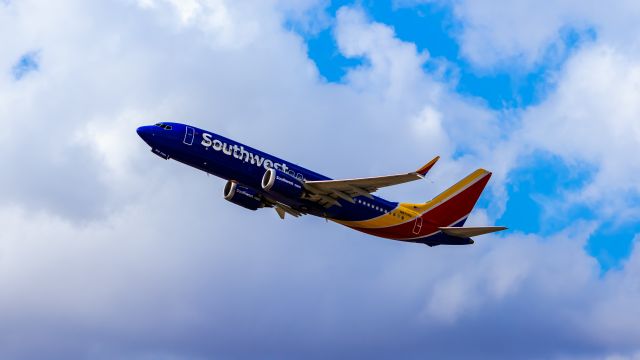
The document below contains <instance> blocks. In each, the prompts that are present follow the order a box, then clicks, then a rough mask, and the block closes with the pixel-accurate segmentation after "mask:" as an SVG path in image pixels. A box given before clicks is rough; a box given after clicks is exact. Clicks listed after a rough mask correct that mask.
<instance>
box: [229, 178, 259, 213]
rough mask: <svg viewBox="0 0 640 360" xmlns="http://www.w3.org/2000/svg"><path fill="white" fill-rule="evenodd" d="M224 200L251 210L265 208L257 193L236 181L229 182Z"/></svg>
mask: <svg viewBox="0 0 640 360" xmlns="http://www.w3.org/2000/svg"><path fill="white" fill-rule="evenodd" d="M224 199H225V200H227V201H230V202H232V203H234V204H236V205H240V206H242V207H243V208H245V209H249V210H258V209H259V208H261V207H264V203H263V202H262V200H261V199H260V196H258V192H257V191H255V190H253V189H252V188H250V187H246V186H244V185H240V184H238V183H237V182H235V181H227V184H226V185H225V186H224Z"/></svg>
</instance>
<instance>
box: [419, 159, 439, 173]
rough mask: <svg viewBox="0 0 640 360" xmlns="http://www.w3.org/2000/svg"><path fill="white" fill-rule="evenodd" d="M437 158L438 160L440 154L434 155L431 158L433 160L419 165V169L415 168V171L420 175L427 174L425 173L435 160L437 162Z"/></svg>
mask: <svg viewBox="0 0 640 360" xmlns="http://www.w3.org/2000/svg"><path fill="white" fill-rule="evenodd" d="M438 160H440V156H436V157H434V158H433V160H431V161H429V162H428V163H426V164H425V165H424V166H423V167H421V168H420V169H418V170H416V173H417V174H419V175H420V176H425V175H427V173H428V172H429V170H431V168H432V167H433V165H435V164H436V162H438Z"/></svg>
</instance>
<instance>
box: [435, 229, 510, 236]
mask: <svg viewBox="0 0 640 360" xmlns="http://www.w3.org/2000/svg"><path fill="white" fill-rule="evenodd" d="M438 229H440V230H442V232H443V233H445V234H447V235H450V236H455V237H460V238H469V237H472V236H478V235H484V234H489V233H492V232H496V231H502V230H506V229H507V228H506V227H504V226H476V227H439V228H438Z"/></svg>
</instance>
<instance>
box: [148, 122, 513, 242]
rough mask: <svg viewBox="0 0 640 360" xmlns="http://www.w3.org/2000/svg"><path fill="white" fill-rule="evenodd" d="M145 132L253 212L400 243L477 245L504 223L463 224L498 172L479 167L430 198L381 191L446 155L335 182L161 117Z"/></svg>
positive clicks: (420, 174) (155, 147)
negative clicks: (306, 218)
mask: <svg viewBox="0 0 640 360" xmlns="http://www.w3.org/2000/svg"><path fill="white" fill-rule="evenodd" d="M137 133H138V135H139V136H140V137H141V138H142V140H144V141H145V142H146V143H147V144H148V145H149V146H150V147H151V151H152V152H153V153H154V154H156V155H158V156H159V157H161V158H163V159H165V160H168V159H174V160H176V161H178V162H181V163H183V164H186V165H189V166H191V167H194V168H196V169H199V170H202V171H204V172H206V173H208V174H212V175H215V176H218V177H220V178H223V179H225V180H227V183H226V185H225V187H224V191H223V196H224V199H225V200H228V201H230V202H232V203H234V204H236V205H239V206H242V207H244V208H246V209H249V210H257V209H260V208H274V209H275V211H276V212H277V213H278V215H279V216H280V218H282V219H284V218H285V216H286V215H287V214H288V215H290V216H293V217H299V216H301V215H305V214H309V215H315V216H318V217H321V218H325V219H327V220H330V221H333V222H336V223H338V224H342V225H344V226H347V227H349V228H352V229H355V230H358V231H361V232H364V233H367V234H370V235H374V236H378V237H382V238H386V239H392V240H399V241H405V242H412V243H421V244H426V245H429V246H436V245H470V244H473V243H474V241H473V240H472V239H471V237H474V236H478V235H483V234H488V233H492V232H497V231H502V230H505V229H506V227H503V226H482V227H463V225H464V223H465V221H466V220H467V217H468V216H469V214H470V213H471V210H472V209H473V207H474V206H475V204H476V202H477V200H478V198H479V197H480V194H481V193H482V191H483V190H484V187H485V186H486V185H487V182H488V181H489V178H490V177H491V173H490V172H489V171H487V170H484V169H478V170H476V171H474V172H472V173H471V174H470V175H468V176H467V177H465V178H464V179H462V180H460V181H459V182H458V183H456V184H455V185H453V186H451V187H450V188H449V189H447V190H445V191H444V192H442V193H441V194H440V195H437V196H436V197H434V198H433V199H432V200H430V201H427V202H424V203H399V202H392V201H387V200H385V199H383V198H380V197H377V196H374V195H373V193H374V192H375V191H377V190H378V189H381V188H383V187H387V186H392V185H398V184H403V183H407V182H410V181H414V180H419V179H422V178H424V177H425V176H426V174H427V173H428V172H429V170H431V168H432V167H433V166H434V164H435V163H436V162H437V161H438V159H439V157H438V156H436V157H435V158H434V159H433V160H431V161H429V162H428V163H427V164H425V165H424V166H422V167H421V168H419V169H418V170H416V171H412V172H409V173H404V174H397V175H389V176H378V177H365V178H356V179H344V180H334V179H331V178H329V177H327V176H324V175H321V174H318V173H316V172H313V171H311V170H308V169H305V168H303V167H301V166H298V165H296V164H293V163H291V162H288V161H285V160H283V159H280V158H277V157H275V156H272V155H269V154H267V153H264V152H262V151H260V150H257V149H254V148H252V147H249V146H247V145H244V144H241V143H239V142H236V141H234V140H231V139H228V138H226V137H223V136H221V135H218V134H215V133H213V132H210V131H206V130H202V129H199V128H197V127H195V126H191V125H185V124H179V123H174V122H160V123H157V124H155V125H148V126H141V127H139V128H138V129H137Z"/></svg>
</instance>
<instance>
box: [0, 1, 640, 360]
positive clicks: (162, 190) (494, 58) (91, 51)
mask: <svg viewBox="0 0 640 360" xmlns="http://www.w3.org/2000/svg"><path fill="white" fill-rule="evenodd" d="M519 4H520V6H522V7H516V5H513V7H505V8H504V10H503V11H507V12H510V13H509V14H516V15H517V14H521V13H522V14H525V13H526V14H530V13H532V11H533V10H532V11H520V10H521V9H522V8H527V9H534V10H539V11H540V12H536V11H533V16H532V19H540V20H539V21H533V20H532V21H531V22H524V21H523V22H518V21H515V20H513V22H510V23H507V24H505V23H503V22H501V21H498V22H494V21H488V20H486V19H487V18H488V17H489V16H490V15H491V14H494V13H487V14H485V13H479V11H480V10H479V9H483V8H478V7H476V6H479V5H473V4H467V3H466V2H459V3H456V4H455V9H456V14H459V15H458V16H460V18H461V19H463V21H465V23H466V24H468V27H467V28H465V31H466V32H463V33H462V34H461V44H462V46H463V47H464V48H465V49H467V50H466V53H467V54H468V56H469V58H470V59H472V61H476V62H477V65H478V66H479V67H482V66H494V64H497V63H499V62H500V61H504V59H508V58H511V57H513V56H514V54H515V55H517V56H524V57H525V58H526V59H527V61H528V62H529V63H535V62H536V61H540V60H539V59H540V55H539V54H540V53H541V52H542V51H543V50H541V49H544V48H546V47H548V46H549V44H550V43H553V41H555V40H554V39H556V38H557V36H556V35H557V31H558V30H557V29H562V28H564V27H566V26H573V25H572V24H573V22H571V21H567V20H565V19H567V18H569V19H573V18H574V16H568V15H567V16H565V14H569V13H571V14H573V13H572V11H573V10H572V9H574V8H576V7H575V6H573V7H571V6H569V5H567V4H560V5H558V9H554V10H540V9H538V8H539V7H531V6H530V4H529V5H528V3H526V2H520V3H519ZM527 6H528V7H527ZM629 6H631V5H629ZM322 7H323V4H322V3H314V2H312V1H308V2H302V3H300V2H293V1H292V2H288V1H273V2H272V1H246V2H232V1H213V0H209V1H205V0H202V1H197V0H193V1H180V2H178V1H160V0H158V1H152V0H144V1H137V2H135V1H124V0H123V1H116V2H113V1H104V2H92V3H90V4H89V3H87V2H83V1H78V0H66V1H63V2H56V4H53V3H52V4H47V3H42V2H39V1H29V0H25V1H19V2H18V1H15V2H8V3H6V4H4V5H2V6H0V28H1V31H0V42H1V43H2V44H3V52H2V55H0V69H5V70H4V71H3V72H1V73H0V74H1V75H0V124H1V125H2V127H3V131H2V132H0V163H2V164H3V171H2V176H1V177H0V189H1V190H0V195H1V196H0V199H1V200H0V215H1V216H0V219H1V220H0V225H1V228H2V231H1V232H0V313H2V314H4V316H3V321H2V322H0V357H2V358H20V359H29V358H33V359H39V358H43V357H50V358H114V357H115V358H131V359H144V358H192V359H199V358H328V357H342V358H353V357H369V358H399V357H400V358H424V357H435V358H469V357H475V358H478V357H479V358H585V359H590V358H603V357H611V358H619V357H622V358H633V357H634V356H635V357H636V358H637V357H638V356H640V355H639V354H640V353H639V351H640V328H639V327H638V326H637V322H638V320H640V313H639V310H638V307H637V305H636V304H638V303H639V302H640V288H639V287H638V286H637V278H638V277H639V276H640V254H639V253H638V251H637V250H635V251H633V252H632V253H631V255H630V256H629V257H628V258H627V259H626V260H624V261H623V264H622V266H621V268H620V269H616V270H611V271H609V272H606V273H604V274H603V273H602V272H601V270H600V266H599V264H598V262H597V261H596V259H594V258H593V257H591V256H590V255H588V254H587V253H586V252H585V250H584V248H585V246H586V244H587V242H588V240H589V238H590V236H592V234H593V232H594V231H596V229H598V228H599V227H601V226H602V223H603V222H606V221H610V220H611V219H617V221H619V222H621V223H625V222H626V223H629V222H631V223H633V222H635V221H636V220H635V219H637V217H636V214H637V210H638V202H637V201H635V199H637V198H638V193H639V192H640V189H639V188H638V185H637V184H638V181H637V180H638V175H637V174H638V168H639V167H640V160H638V159H637V158H635V157H633V156H630V154H633V153H634V150H635V149H637V148H638V146H637V145H638V141H640V128H639V127H638V126H639V125H638V124H639V123H638V121H637V119H639V118H640V116H639V115H640V107H638V105H637V103H636V102H637V101H636V100H637V99H639V98H640V96H639V95H640V94H639V92H640V87H639V86H638V83H639V81H640V80H638V77H639V75H638V74H639V71H638V68H639V64H640V57H638V54H637V52H636V44H637V43H636V42H634V41H635V40H634V41H631V40H630V39H628V34H626V33H624V34H622V32H619V31H617V30H616V29H617V27H612V28H609V27H607V25H606V24H608V23H607V22H606V21H605V20H606V19H605V18H608V17H606V14H599V13H598V15H601V16H598V17H594V18H593V19H591V18H589V17H588V16H587V15H585V14H584V13H585V12H587V10H580V12H579V13H578V14H577V15H575V18H576V19H578V20H580V21H578V20H576V21H578V23H580V24H582V23H586V24H588V25H589V26H596V25H597V26H596V28H597V29H598V37H597V39H596V40H594V41H593V42H592V43H589V44H587V45H585V46H583V47H580V48H579V49H577V50H576V51H575V53H574V54H572V55H571V57H570V59H569V60H568V61H567V62H566V64H565V65H564V66H563V67H562V69H560V71H559V72H558V73H557V74H555V75H556V77H555V78H554V79H553V84H554V88H553V90H552V91H551V92H550V93H549V95H548V97H547V98H546V99H545V100H544V101H542V102H541V103H540V104H537V105H534V106H531V107H528V108H524V109H509V110H508V111H505V112H497V111H495V110H491V109H489V108H487V107H486V105H485V104H484V102H483V101H482V100H481V99H476V98H468V97H464V96H462V95H459V94H457V93H456V92H455V90H454V88H453V86H452V85H451V84H450V83H448V82H446V81H443V80H442V79H441V78H439V77H438V76H437V75H435V74H432V73H429V72H425V70H424V68H425V67H424V65H425V64H427V63H429V62H430V61H437V59H433V58H432V57H431V56H430V54H429V53H428V51H418V50H417V49H416V47H415V45H413V44H411V43H408V42H403V41H401V40H399V39H398V38H397V37H396V36H395V34H394V31H393V28H392V27H391V26H389V25H385V24H382V23H377V22H375V21H374V20H372V19H370V18H369V17H368V16H367V14H366V11H365V10H364V9H362V8H360V7H357V6H348V7H343V8H341V9H340V10H339V11H338V13H337V15H336V19H335V27H334V35H335V38H336V41H337V43H338V47H339V49H340V52H341V53H342V54H343V55H344V56H346V57H358V58H362V59H364V61H363V64H362V65H360V66H358V67H356V68H353V69H350V70H349V71H348V73H347V75H346V78H345V81H344V82H343V83H341V84H333V83H327V82H326V81H323V80H322V78H321V76H320V75H319V73H318V70H317V68H316V66H315V64H314V63H313V61H312V60H311V59H309V58H308V56H307V51H306V44H305V40H304V38H303V37H302V36H301V35H299V34H297V33H295V32H292V31H291V30H288V29H287V27H286V26H284V24H285V23H286V22H287V21H288V20H290V17H296V18H303V19H306V20H308V19H309V17H313V16H321V15H317V14H319V13H321V11H318V9H322ZM485 11H489V10H487V9H485ZM605 13H606V12H605ZM314 14H315V15H314ZM483 14H484V15H483ZM616 14H618V13H616ZM619 14H622V15H620V16H622V17H621V18H622V19H623V21H622V22H621V24H625V23H631V20H629V19H630V18H632V17H633V14H634V12H633V9H630V10H625V11H622V10H620V13H619ZM491 16H493V15H491ZM594 16H595V15H594ZM611 16H613V15H611ZM494 17H495V16H493V17H489V18H491V19H493V18H494ZM500 18H501V19H505V18H511V17H506V16H505V17H500ZM585 19H587V20H589V21H587V20H585ZM624 19H627V20H624ZM543 20H544V21H543ZM504 21H506V20H504ZM509 21H512V20H509ZM545 21H548V22H549V24H551V25H553V26H551V25H550V26H546V27H545V26H539V25H540V24H541V23H546V22H545ZM593 24H595V25H593ZM598 24H602V25H598ZM490 26H492V27H490ZM504 27H508V28H509V29H513V30H514V31H505V28H504ZM532 27H534V28H538V27H539V28H540V29H543V30H540V32H541V33H538V32H534V33H530V32H527V31H526V30H527V29H529V28H532ZM600 27H602V29H603V30H601V31H600V30H599V29H600ZM476 28H481V29H482V30H481V31H478V32H476V33H474V29H476ZM549 29H551V30H549ZM505 32H506V33H508V34H505ZM527 35H528V36H530V37H527ZM503 36H504V38H502V37H503ZM487 44H490V45H491V46H493V47H495V49H494V50H492V51H489V52H488V54H489V56H488V58H487V59H481V60H478V57H479V55H478V54H479V53H480V52H481V47H482V46H487ZM34 49H36V50H35V51H37V54H38V57H37V59H38V62H37V64H38V66H37V67H35V68H32V69H31V71H30V72H29V73H28V74H26V75H25V76H21V77H16V76H14V73H13V72H12V69H15V66H16V64H21V62H22V61H23V60H22V59H24V57H25V56H29V55H28V54H34V53H33V51H34ZM157 121H180V122H187V123H193V124H194V125H197V126H200V127H203V128H207V129H210V130H212V131H216V132H219V133H221V134H224V135H226V136H230V137H233V138H235V139H238V140H239V141H242V142H245V143H247V144H251V145H253V146H256V147H259V148H261V149H263V150H265V151H268V152H271V153H274V154H276V155H279V156H282V157H286V158H287V159H290V160H292V161H294V162H296V163H300V164H303V165H305V166H308V167H310V168H313V169H317V170H318V171H320V172H323V173H326V174H327V175H329V176H334V177H346V176H365V175H376V174H383V173H387V172H389V171H405V170H407V169H412V168H414V167H415V166H417V165H419V164H420V163H421V162H423V161H424V160H425V159H429V158H431V156H432V155H434V154H440V155H442V156H443V160H441V163H440V164H439V165H438V166H439V167H438V168H437V169H434V174H433V175H432V178H431V179H432V180H433V183H432V184H431V183H427V184H425V183H422V184H411V185H407V186H403V187H399V188H397V189H392V190H389V191H388V192H386V193H384V194H383V195H385V196H388V197H390V198H396V199H399V200H416V201H417V200H420V198H416V197H421V198H422V199H426V198H428V197H429V196H431V195H434V194H435V193H437V192H439V191H440V190H442V188H443V187H445V186H446V185H447V184H449V183H451V182H453V181H455V180H457V179H458V178H460V177H461V176H464V175H465V174H466V173H467V172H469V171H471V170H472V169H473V168H475V167H477V166H483V167H487V168H490V169H492V170H494V171H495V176H494V178H493V179H492V184H491V188H490V189H489V192H488V193H489V195H490V199H491V200H490V201H491V205H489V206H487V207H485V208H482V207H481V208H479V209H477V210H476V212H475V213H474V215H473V219H471V220H470V221H473V222H476V223H479V224H487V223H493V222H495V219H496V218H499V217H500V216H501V214H502V213H503V212H504V211H506V210H505V207H506V204H507V202H508V200H509V196H510V193H509V191H508V189H509V187H508V186H509V184H510V181H511V178H510V174H512V173H513V171H516V170H518V169H521V168H522V167H524V166H526V163H523V162H522V159H524V158H526V157H527V156H530V155H531V154H535V153H538V152H545V153H551V154H553V155H554V156H557V157H558V158H559V159H561V160H562V161H563V162H565V163H567V164H568V166H572V164H577V163H587V164H589V165H590V166H592V167H593V168H594V169H595V170H594V172H593V175H592V177H591V178H590V179H589V180H588V181H587V182H586V183H585V184H584V186H582V187H579V188H578V189H573V190H572V191H567V192H565V193H563V196H562V197H561V198H560V199H558V200H557V202H558V203H557V204H556V203H552V204H551V205H550V207H554V206H555V207H560V208H562V206H563V205H564V206H569V205H567V204H580V205H584V206H587V207H589V208H591V209H594V211H595V212H596V214H597V217H595V218H593V219H582V220H580V219H579V220H576V221H573V222H572V223H571V224H570V225H568V226H566V227H563V228H561V229H558V230H557V231H554V232H553V234H551V235H549V236H542V235H539V234H527V233H524V232H522V231H518V229H515V230H513V231H512V232H510V233H507V234H505V235H503V236H500V237H496V236H486V237H484V238H482V240H481V241H478V243H477V244H476V246H470V247H464V248H452V247H437V248H433V249H429V248H426V247H423V246H419V245H411V244H400V243H395V242H391V241H386V240H381V239H375V238H371V237H368V236H366V235H364V234H359V233H355V232H352V231H350V230H348V229H346V228H342V227H339V226H337V225H335V224H326V223H324V222H323V221H320V220H319V219H313V218H302V219H298V220H294V221H289V220H287V221H285V222H281V221H280V220H278V219H277V217H276V215H275V214H274V213H272V212H270V211H261V212H256V213H248V212H247V211H246V210H244V209H241V208H239V207H235V206H233V205H232V204H229V203H226V202H224V201H223V199H222V196H221V193H222V186H223V181H221V180H219V179H214V178H213V177H207V176H206V175H205V174H202V173H199V172H197V171H194V170H192V169H189V168H187V167H184V166H182V165H180V164H177V163H175V162H165V161H160V160H159V159H158V158H155V157H153V156H152V155H151V154H150V153H149V151H148V149H147V148H146V146H145V145H144V144H143V143H142V142H141V141H140V140H139V139H138V138H137V135H136V134H135V131H134V130H135V128H136V127H137V126H138V125H140V124H146V123H154V122H157ZM461 154H462V155H461ZM550 211H551V210H550ZM522 216H527V214H522ZM635 241H637V239H636V240H634V243H635Z"/></svg>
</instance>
